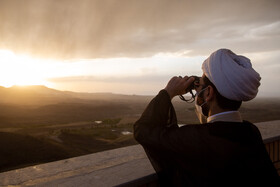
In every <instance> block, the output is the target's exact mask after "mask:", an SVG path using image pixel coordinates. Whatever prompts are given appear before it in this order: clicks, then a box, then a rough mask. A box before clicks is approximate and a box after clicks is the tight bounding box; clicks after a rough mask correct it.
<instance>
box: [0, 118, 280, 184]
mask: <svg viewBox="0 0 280 187" xmlns="http://www.w3.org/2000/svg"><path fill="white" fill-rule="evenodd" d="M255 125H256V126H257V127H258V128H259V130H260V131H261V134H262V137H263V140H264V143H265V144H266V146H267V150H268V152H269V153H270V155H272V157H271V158H272V159H274V157H275V155H277V158H275V159H274V160H273V161H274V164H278V165H279V163H280V161H279V157H280V154H279V151H280V143H279V142H280V120H277V121H268V122H262V123H256V124H255ZM275 142H277V144H275ZM275 145H276V146H275ZM274 147H275V149H276V148H277V149H276V152H275V150H274ZM272 150H273V152H272ZM273 156H274V157H273ZM277 169H278V171H279V168H277ZM154 181H156V175H155V171H154V169H153V167H152V166H151V164H150V162H149V160H148V158H147V156H146V154H145V152H144V150H143V148H142V147H141V146H140V145H134V146H129V147H124V148H119V149H113V150H109V151H104V152H99V153H94V154H89V155H85V156H80V157H74V158H70V159H65V160H60V161H56V162H50V163H46V164H40V165H36V166H30V167H26V168H22V169H17V170H12V171H7V172H3V173H0V186H33V185H34V186H144V185H145V184H148V183H150V184H151V183H153V182H154Z"/></svg>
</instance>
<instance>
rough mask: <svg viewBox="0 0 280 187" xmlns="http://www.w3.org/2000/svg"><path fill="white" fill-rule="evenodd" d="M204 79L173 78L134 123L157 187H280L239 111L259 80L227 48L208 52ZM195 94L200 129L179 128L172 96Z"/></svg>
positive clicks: (257, 139)
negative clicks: (152, 170) (200, 123)
mask: <svg viewBox="0 0 280 187" xmlns="http://www.w3.org/2000/svg"><path fill="white" fill-rule="evenodd" d="M202 70H203V76H202V78H200V79H199V81H198V82H194V81H195V79H194V77H188V76H185V77H184V78H182V77H173V78H172V79H171V80H170V81H169V83H168V84H167V86H166V87H165V89H163V90H161V91H160V92H159V94H158V95H157V96H156V97H155V98H154V99H153V100H152V101H151V102H150V104H149V105H148V107H147V108H146V110H145V111H144V113H143V114H142V116H141V117H140V119H139V120H138V121H137V122H136V123H135V124H134V136H135V139H136V140H137V141H138V142H139V143H140V144H141V145H142V146H143V147H144V149H145V151H146V153H147V155H148V157H149V159H150V161H151V163H152V165H153V167H154V169H155V170H156V172H157V175H158V178H159V183H160V185H161V186H280V183H279V177H278V175H277V171H276V169H275V168H274V166H273V164H272V162H271V160H270V158H269V156H268V153H267V151H266V149H265V147H264V144H263V142H262V137H261V134H260V132H259V130H258V129H257V127H256V126H255V125H253V124H252V123H250V122H247V121H243V120H242V118H241V116H240V114H239V112H238V109H239V107H240V106H241V103H242V101H249V100H251V99H253V98H254V97H255V96H256V95H257V92H258V87H259V85H260V79H261V78H260V76H259V74H258V73H257V72H256V71H255V70H254V69H253V68H252V65H251V62H250V60H249V59H248V58H246V57H244V56H238V55H236V54H234V53H233V52H232V51H230V50H228V49H220V50H218V51H216V52H214V53H212V54H211V56H210V57H209V58H208V59H206V60H205V61H204V63H203V65H202ZM191 84H194V86H195V90H196V93H197V94H196V96H195V105H196V109H197V113H198V114H199V118H200V119H201V120H200V121H201V122H202V121H203V120H202V119H203V118H204V117H205V118H207V123H205V124H202V125H185V126H183V127H180V128H179V127H178V125H177V119H176V113H175V111H174V108H173V105H172V103H171V100H172V98H174V97H175V96H177V95H182V94H185V93H186V90H188V89H189V87H190V86H191Z"/></svg>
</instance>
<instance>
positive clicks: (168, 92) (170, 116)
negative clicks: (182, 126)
mask: <svg viewBox="0 0 280 187" xmlns="http://www.w3.org/2000/svg"><path fill="white" fill-rule="evenodd" d="M193 81H194V78H193V77H191V78H188V77H187V76H185V77H184V78H181V77H173V78H171V79H170V81H169V82H168V84H167V86H166V87H165V89H164V90H161V91H160V92H159V94H158V95H157V96H156V97H155V98H154V99H153V100H152V101H151V102H150V103H149V105H148V107H147V108H146V110H145V111H144V113H143V114H142V116H141V118H140V119H139V120H138V121H137V122H136V123H135V124H134V136H135V139H136V140H137V141H138V142H139V143H141V144H142V145H151V146H157V147H158V146H159V144H161V143H162V142H163V141H161V135H162V134H163V133H165V132H166V131H167V130H168V131H169V130H171V129H173V128H178V125H177V119H176V114H175V110H174V108H173V105H172V103H171V100H172V98H173V97H174V96H176V95H181V94H184V93H185V92H186V91H185V90H186V88H188V87H189V86H190V85H191V84H192V82H193Z"/></svg>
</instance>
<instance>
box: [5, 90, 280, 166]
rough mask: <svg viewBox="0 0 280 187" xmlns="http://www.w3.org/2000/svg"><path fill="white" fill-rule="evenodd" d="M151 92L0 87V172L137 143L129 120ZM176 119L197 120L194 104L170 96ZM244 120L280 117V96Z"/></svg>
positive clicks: (250, 105)
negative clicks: (119, 92)
mask: <svg viewBox="0 0 280 187" xmlns="http://www.w3.org/2000/svg"><path fill="white" fill-rule="evenodd" d="M151 99H152V96H136V95H120V94H112V93H75V92H67V91H59V90H54V89H50V88H47V87H45V86H28V87H17V86H16V87H11V88H4V87H0V157H1V160H2V161H1V162H0V171H6V170H9V169H13V168H19V167H23V166H27V165H33V164H37V163H44V162H49V161H53V160H59V159H63V158H69V157H73V156H79V155H84V154H90V153H94V152H99V151H103V150H107V149H113V148H118V147H122V146H128V145H133V144H137V142H136V141H135V140H134V139H133V134H132V133H133V123H134V122H135V121H136V120H137V119H138V118H139V117H140V115H141V114H142V112H143V111H144V109H145V107H146V106H147V104H148V103H149V101H150V100H151ZM172 102H173V104H174V107H175V110H176V113H177V119H178V123H182V124H190V123H198V120H197V117H196V114H195V112H194V104H188V103H185V102H182V101H181V100H179V99H178V98H177V97H176V98H175V99H174V100H173V101H172ZM240 112H241V115H242V116H243V118H244V119H246V120H249V121H251V122H262V121H270V120H278V119H280V99H276V98H257V99H255V100H253V101H251V102H245V103H243V104H242V107H241V109H240Z"/></svg>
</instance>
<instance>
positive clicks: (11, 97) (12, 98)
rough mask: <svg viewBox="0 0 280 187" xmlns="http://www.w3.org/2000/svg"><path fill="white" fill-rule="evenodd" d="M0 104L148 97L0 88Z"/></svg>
mask: <svg viewBox="0 0 280 187" xmlns="http://www.w3.org/2000/svg"><path fill="white" fill-rule="evenodd" d="M0 98H1V99H0V103H7V104H17V105H47V104H55V103H62V102H83V100H96V101H97V100H104V101H121V100H123V101H132V100H135V101H136V100H139V101H145V100H148V99H151V97H150V96H135V95H121V94H112V93H79V92H70V91H59V90H55V89H52V88H48V87H46V86H41V85H38V86H37V85H35V86H12V87H10V88H5V87H1V86H0Z"/></svg>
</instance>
